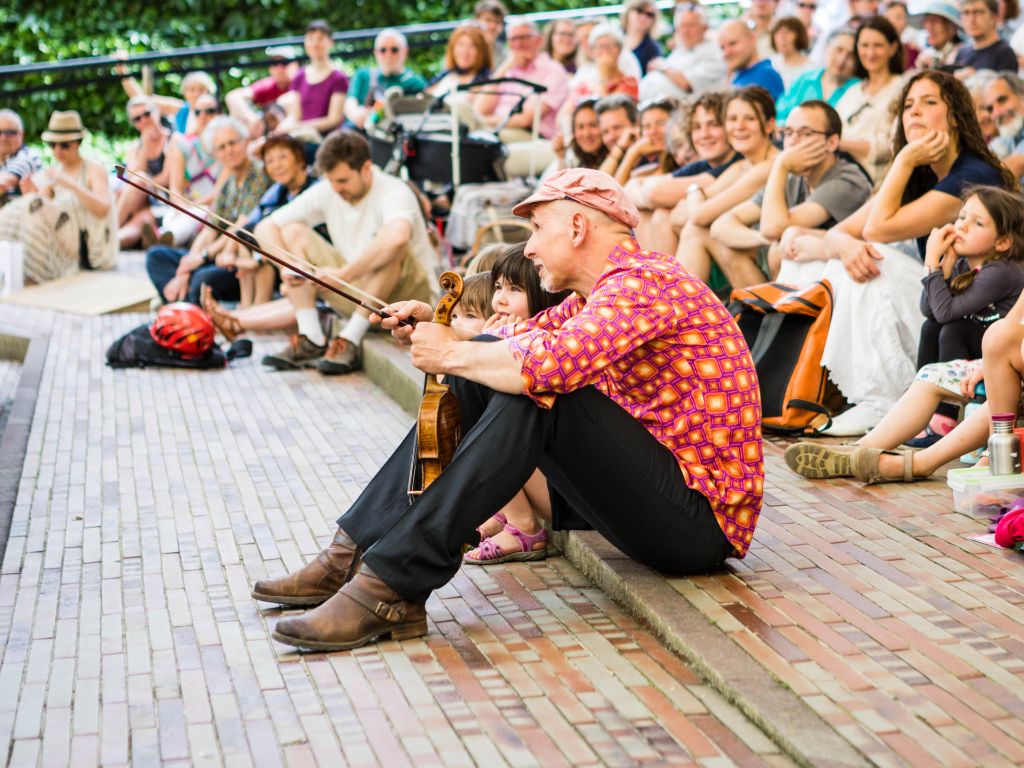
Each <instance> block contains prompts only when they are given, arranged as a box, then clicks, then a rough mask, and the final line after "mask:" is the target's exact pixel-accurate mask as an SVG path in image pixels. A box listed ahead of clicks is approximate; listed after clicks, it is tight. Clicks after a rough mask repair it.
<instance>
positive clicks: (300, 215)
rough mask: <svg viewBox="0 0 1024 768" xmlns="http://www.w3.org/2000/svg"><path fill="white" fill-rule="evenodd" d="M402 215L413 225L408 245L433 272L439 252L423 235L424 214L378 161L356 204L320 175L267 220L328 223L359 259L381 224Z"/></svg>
mask: <svg viewBox="0 0 1024 768" xmlns="http://www.w3.org/2000/svg"><path fill="white" fill-rule="evenodd" d="M402 219H404V220H405V221H408V222H409V224H410V225H411V226H412V236H411V238H410V245H411V247H412V251H413V253H414V254H415V255H416V258H417V259H419V261H420V263H421V264H422V265H423V268H424V270H425V271H426V273H427V275H430V276H432V275H434V274H435V272H436V269H437V256H436V255H435V254H434V249H433V248H432V247H431V245H430V240H429V239H428V238H427V228H426V226H425V225H424V224H423V214H422V213H421V212H420V204H419V201H418V200H417V199H416V195H414V194H413V192H412V190H411V189H409V187H407V186H406V185H405V182H404V181H402V180H401V179H397V178H395V177H394V176H389V175H388V174H386V173H384V172H383V171H381V170H380V169H378V168H377V167H376V166H374V167H373V181H372V182H371V183H370V191H369V192H367V193H366V195H365V196H364V197H363V198H362V199H361V200H360V201H359V202H358V203H355V204H354V205H353V204H351V203H347V202H345V200H344V199H343V198H342V197H341V195H339V194H338V193H337V192H335V191H334V189H333V188H332V187H331V184H330V182H329V181H326V180H323V181H319V182H317V183H316V184H314V185H313V186H311V187H310V188H309V189H307V190H306V191H305V192H303V193H302V194H301V195H299V196H298V197H296V198H295V199H294V200H292V201H291V202H290V203H288V204H287V205H284V206H282V207H281V208H278V209H277V210H276V211H274V213H272V214H271V215H270V221H272V222H274V223H275V224H277V226H279V227H282V226H284V225H285V224H292V223H294V222H301V223H302V224H305V225H307V226H309V227H315V226H318V225H320V224H326V225H327V233H328V234H329V235H330V236H331V244H332V245H333V246H334V248H335V250H337V251H338V253H340V254H341V255H342V256H343V257H344V258H345V261H347V262H352V261H355V260H356V259H358V258H359V257H360V256H361V255H362V254H363V252H364V251H365V250H366V248H367V246H369V244H370V241H371V240H372V239H373V237H374V235H376V234H377V232H379V231H380V229H381V228H382V227H384V226H386V225H387V224H389V223H391V222H393V221H399V220H402Z"/></svg>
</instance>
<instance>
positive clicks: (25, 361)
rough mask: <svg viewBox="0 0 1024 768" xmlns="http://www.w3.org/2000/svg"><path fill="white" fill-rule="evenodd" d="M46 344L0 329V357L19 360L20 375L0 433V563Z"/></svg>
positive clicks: (29, 429)
mask: <svg viewBox="0 0 1024 768" xmlns="http://www.w3.org/2000/svg"><path fill="white" fill-rule="evenodd" d="M48 345H49V342H48V340H47V339H45V338H42V337H35V338H25V337H23V336H18V335H15V334H11V333H5V332H4V331H3V330H2V329H0V359H4V360H20V361H21V375H20V376H19V378H18V386H17V388H16V389H15V390H14V400H13V401H12V402H11V412H10V414H9V415H8V417H7V425H6V426H5V427H4V431H3V434H2V435H0V563H2V562H3V559H4V553H5V552H6V551H7V538H8V537H9V536H10V533H11V518H12V517H13V516H14V504H15V502H16V501H17V498H18V485H19V484H20V482H21V470H22V467H23V466H24V464H25V451H26V448H27V446H28V436H29V432H30V431H31V430H32V416H33V414H34V413H35V410H36V399H37V397H38V396H39V385H40V382H41V381H42V378H43V366H44V365H45V364H46V349H47V346H48Z"/></svg>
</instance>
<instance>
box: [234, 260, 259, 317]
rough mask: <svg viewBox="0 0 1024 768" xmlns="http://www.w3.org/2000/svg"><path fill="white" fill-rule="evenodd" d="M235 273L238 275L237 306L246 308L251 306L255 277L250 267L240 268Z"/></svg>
mask: <svg viewBox="0 0 1024 768" xmlns="http://www.w3.org/2000/svg"><path fill="white" fill-rule="evenodd" d="M235 274H236V276H237V277H238V306H239V308H240V309H246V308H247V307H251V306H252V297H253V292H254V290H255V287H256V286H255V285H254V282H255V279H256V278H255V275H254V274H253V271H252V270H251V269H240V270H238V272H236V273H235Z"/></svg>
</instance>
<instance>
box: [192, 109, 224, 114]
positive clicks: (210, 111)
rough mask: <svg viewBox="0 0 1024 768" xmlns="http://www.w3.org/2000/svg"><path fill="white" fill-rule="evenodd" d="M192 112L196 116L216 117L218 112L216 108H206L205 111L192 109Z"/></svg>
mask: <svg viewBox="0 0 1024 768" xmlns="http://www.w3.org/2000/svg"><path fill="white" fill-rule="evenodd" d="M192 112H193V114H196V115H216V114H217V113H218V112H220V110H219V109H217V108H216V107H206V108H205V109H193V110H192Z"/></svg>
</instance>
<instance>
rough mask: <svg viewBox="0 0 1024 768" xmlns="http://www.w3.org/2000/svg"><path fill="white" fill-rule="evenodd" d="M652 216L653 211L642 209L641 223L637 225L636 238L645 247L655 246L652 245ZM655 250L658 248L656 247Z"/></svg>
mask: <svg viewBox="0 0 1024 768" xmlns="http://www.w3.org/2000/svg"><path fill="white" fill-rule="evenodd" d="M651 217H652V213H651V211H649V210H643V209H641V210H640V223H639V224H637V225H636V239H637V242H638V243H640V245H641V246H642V247H644V248H654V246H653V245H651V243H652V240H651ZM654 250H657V248H654Z"/></svg>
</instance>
